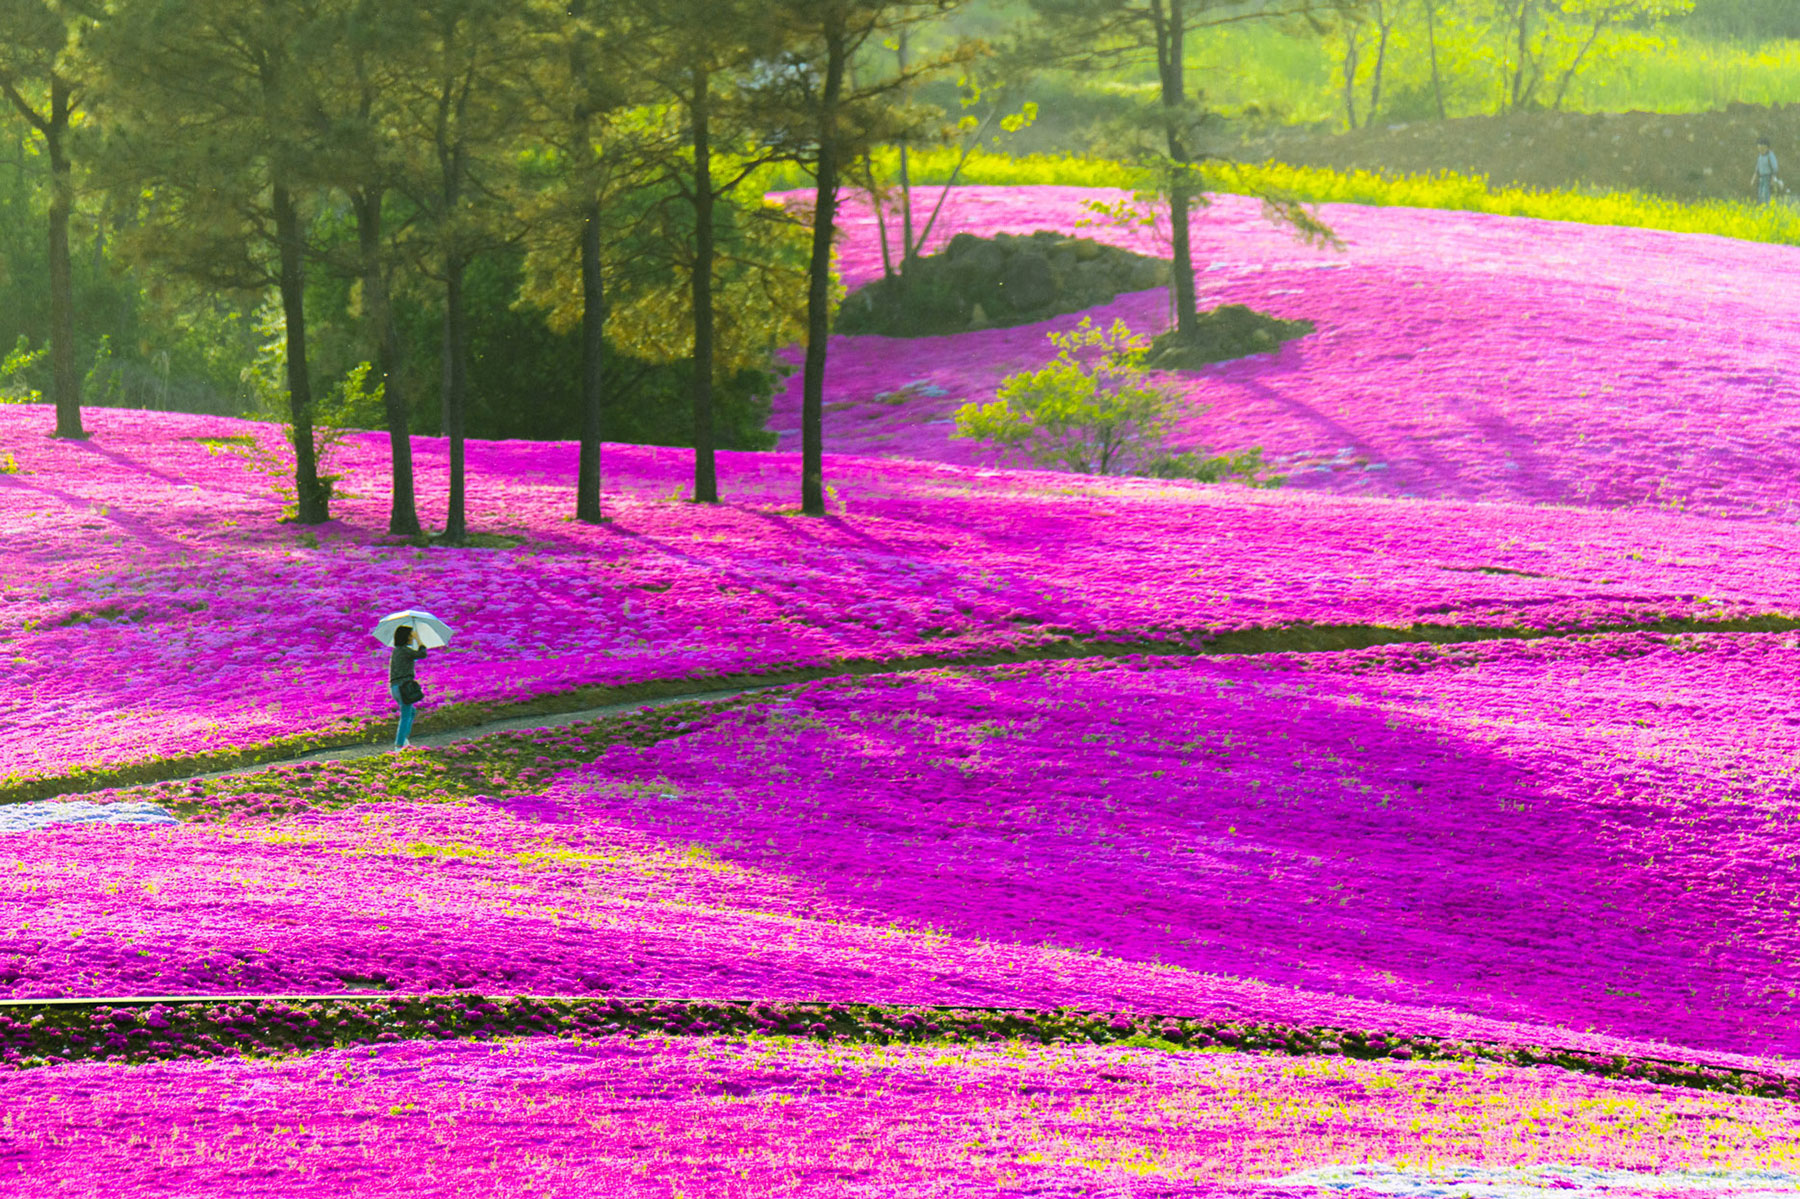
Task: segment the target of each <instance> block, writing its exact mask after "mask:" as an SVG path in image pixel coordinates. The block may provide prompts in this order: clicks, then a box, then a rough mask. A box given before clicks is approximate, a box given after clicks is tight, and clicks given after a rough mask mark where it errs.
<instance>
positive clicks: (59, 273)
mask: <svg viewBox="0 0 1800 1199" xmlns="http://www.w3.org/2000/svg"><path fill="white" fill-rule="evenodd" d="M78 24H79V18H77V17H76V16H75V15H74V14H73V13H72V12H70V11H68V10H67V7H66V6H65V5H64V4H62V3H59V2H56V0H0V97H4V98H5V99H6V101H7V102H9V103H10V104H11V105H12V106H13V107H14V108H15V109H17V110H18V112H19V115H20V116H21V117H23V118H24V119H25V123H26V124H27V125H29V126H30V127H31V128H32V130H34V131H35V132H36V134H37V136H38V137H39V138H41V139H42V141H43V144H44V157H45V159H46V161H47V162H48V163H49V166H50V212H49V237H50V398H51V399H52V400H53V401H55V404H56V436H58V437H77V438H79V437H86V436H87V434H86V433H85V432H84V431H83V429H82V427H81V376H80V375H79V374H78V373H77V371H76V367H75V285H74V278H73V273H72V272H71V270H70V266H69V215H70V213H71V212H72V211H73V209H74V206H75V183H74V171H73V167H72V164H71V161H70V154H69V134H70V127H71V122H72V121H73V119H74V116H75V113H76V111H77V109H78V107H79V105H80V100H81V88H80V86H79V84H78V83H77V82H76V80H75V77H74V74H73V72H72V69H71V65H70V62H69V58H70V56H71V54H72V52H73V50H74V43H75V37H76V33H77V26H78Z"/></svg>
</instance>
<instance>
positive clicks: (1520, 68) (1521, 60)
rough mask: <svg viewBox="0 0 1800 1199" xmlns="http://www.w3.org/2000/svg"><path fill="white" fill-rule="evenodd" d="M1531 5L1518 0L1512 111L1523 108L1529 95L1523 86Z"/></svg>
mask: <svg viewBox="0 0 1800 1199" xmlns="http://www.w3.org/2000/svg"><path fill="white" fill-rule="evenodd" d="M1531 4H1532V0H1519V38H1518V46H1517V52H1518V61H1517V62H1515V63H1514V64H1513V77H1512V106H1513V108H1514V109H1518V108H1521V107H1523V105H1524V103H1525V97H1526V96H1527V95H1528V94H1529V93H1528V91H1527V89H1526V86H1525V63H1526V57H1527V54H1528V52H1529V51H1530V49H1531V40H1530V36H1529V30H1530V22H1531Z"/></svg>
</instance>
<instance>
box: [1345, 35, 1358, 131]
mask: <svg viewBox="0 0 1800 1199" xmlns="http://www.w3.org/2000/svg"><path fill="white" fill-rule="evenodd" d="M1361 41H1362V29H1361V28H1360V27H1359V26H1357V25H1356V24H1355V23H1354V22H1352V23H1351V24H1350V26H1349V27H1348V28H1347V29H1346V30H1345V32H1344V122H1345V124H1347V125H1349V126H1350V128H1351V129H1355V128H1356V69H1357V67H1359V66H1361V65H1362V47H1361Z"/></svg>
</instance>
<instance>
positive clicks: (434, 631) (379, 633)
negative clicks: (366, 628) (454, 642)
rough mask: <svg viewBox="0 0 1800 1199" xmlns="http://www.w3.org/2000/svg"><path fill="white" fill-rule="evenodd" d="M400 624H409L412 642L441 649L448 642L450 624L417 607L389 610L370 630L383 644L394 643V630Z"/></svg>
mask: <svg viewBox="0 0 1800 1199" xmlns="http://www.w3.org/2000/svg"><path fill="white" fill-rule="evenodd" d="M401 625H411V626H412V631H413V644H414V645H420V646H424V647H425V648H426V649H441V648H443V647H444V646H446V645H448V644H449V643H450V626H449V625H447V624H445V623H444V622H443V621H441V620H439V619H438V618H437V617H435V616H433V615H432V614H431V613H429V612H421V611H419V610H418V609H417V608H408V609H406V610H405V611H404V612H390V613H389V614H388V615H386V616H383V617H382V618H381V623H380V624H378V625H376V626H375V628H374V629H373V630H372V631H373V632H374V634H375V639H376V640H377V641H379V642H381V644H383V645H392V644H394V630H395V629H397V628H399V627H400V626H401Z"/></svg>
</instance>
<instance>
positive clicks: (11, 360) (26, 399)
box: [0, 333, 50, 404]
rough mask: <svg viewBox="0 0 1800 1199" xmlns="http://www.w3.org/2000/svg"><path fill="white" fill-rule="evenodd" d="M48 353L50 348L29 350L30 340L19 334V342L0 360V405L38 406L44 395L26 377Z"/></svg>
mask: <svg viewBox="0 0 1800 1199" xmlns="http://www.w3.org/2000/svg"><path fill="white" fill-rule="evenodd" d="M49 352H50V347H48V346H44V347H42V348H41V349H36V350H34V349H32V348H31V339H30V338H29V337H27V336H25V334H23V333H21V334H19V340H18V341H17V342H16V343H15V344H14V345H13V348H12V349H10V350H8V351H7V353H6V357H5V358H4V359H0V404H40V403H42V402H43V400H44V393H43V392H41V391H39V390H38V389H37V388H35V387H33V386H31V384H30V383H29V382H28V381H27V379H26V375H27V373H28V372H30V370H31V368H32V367H34V366H36V365H37V363H38V362H39V361H40V360H41V359H42V358H43V357H44V355H46V354H48V353H49Z"/></svg>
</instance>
